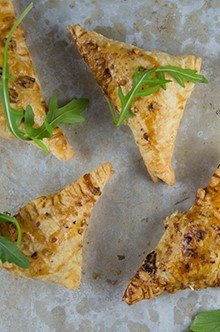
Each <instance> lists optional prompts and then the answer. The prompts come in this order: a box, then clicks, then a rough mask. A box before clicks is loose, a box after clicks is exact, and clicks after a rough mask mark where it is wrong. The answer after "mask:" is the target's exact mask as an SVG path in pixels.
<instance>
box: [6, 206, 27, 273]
mask: <svg viewBox="0 0 220 332" xmlns="http://www.w3.org/2000/svg"><path fill="white" fill-rule="evenodd" d="M1 222H10V223H13V224H14V225H15V226H16V228H17V233H18V238H17V243H13V242H11V241H10V240H9V239H8V238H6V237H3V236H0V261H2V263H5V262H9V263H14V264H16V265H18V266H20V267H23V268H29V267H30V263H29V260H28V258H27V257H26V256H25V255H24V254H23V253H22V252H21V251H20V249H19V247H20V245H21V240H22V233H21V227H20V224H19V222H18V220H17V219H16V218H15V217H12V216H11V215H10V213H8V212H4V213H0V223H1Z"/></svg>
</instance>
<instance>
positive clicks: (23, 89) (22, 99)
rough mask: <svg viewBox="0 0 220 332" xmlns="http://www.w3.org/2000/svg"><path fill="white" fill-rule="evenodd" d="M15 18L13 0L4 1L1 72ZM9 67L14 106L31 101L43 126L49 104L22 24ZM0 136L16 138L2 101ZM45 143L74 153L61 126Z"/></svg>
mask: <svg viewBox="0 0 220 332" xmlns="http://www.w3.org/2000/svg"><path fill="white" fill-rule="evenodd" d="M14 21H15V13H14V9H13V6H12V3H11V1H9V0H1V1H0V76H1V72H2V55H3V47H4V42H5V38H6V37H7V34H8V32H9V31H10V29H11V27H12V25H13V23H14ZM9 67H10V72H11V75H12V77H13V80H11V81H10V100H11V106H12V107H14V108H16V109H20V108H25V107H26V106H27V105H31V106H32V107H33V111H34V114H35V123H36V125H37V126H40V125H41V124H42V123H43V122H44V118H45V114H46V112H47V107H46V104H45V101H44V98H43V95H42V92H41V87H40V83H39V81H38V78H37V76H36V73H35V70H34V67H33V63H32V59H31V56H30V53H29V50H28V48H27V45H26V43H25V37H24V31H23V29H22V28H21V27H19V28H18V29H17V30H16V32H15V34H14V36H13V39H12V42H11V46H10V52H9ZM0 136H1V137H3V138H7V139H8V138H13V137H14V136H13V135H12V134H11V132H10V131H9V129H8V127H7V123H6V120H5V117H4V113H3V108H2V104H1V103H0ZM44 143H45V145H46V146H47V147H48V148H49V150H50V151H51V153H53V154H54V155H55V156H56V157H57V158H59V159H62V160H68V159H70V158H72V157H73V155H74V153H73V151H72V150H71V147H70V145H69V144H68V142H67V140H66V138H65V136H64V134H63V133H62V131H61V129H60V128H56V129H55V130H54V135H53V136H52V137H51V138H49V139H44Z"/></svg>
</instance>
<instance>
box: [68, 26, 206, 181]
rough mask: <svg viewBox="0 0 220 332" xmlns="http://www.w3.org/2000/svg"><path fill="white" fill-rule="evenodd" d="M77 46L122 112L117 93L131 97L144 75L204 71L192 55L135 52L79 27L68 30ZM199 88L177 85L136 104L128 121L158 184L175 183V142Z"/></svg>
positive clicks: (190, 84)
mask: <svg viewBox="0 0 220 332" xmlns="http://www.w3.org/2000/svg"><path fill="white" fill-rule="evenodd" d="M69 31H70V33H71V35H72V37H73V40H74V42H75V44H76V46H77V48H78V50H79V52H80V54H81V55H82V56H83V58H84V60H85V62H86V63H87V65H88V66H89V67H90V69H91V70H92V73H93V75H94V77H95V79H96V81H97V83H98V84H99V85H100V86H101V88H102V89H103V92H104V93H105V95H106V96H107V98H109V99H110V101H111V102H112V104H113V105H114V106H115V108H116V109H117V110H118V111H119V112H120V100H119V97H118V87H119V86H122V88H123V92H124V93H125V94H126V93H127V92H128V91H129V90H130V89H131V86H132V75H133V74H134V72H135V70H136V69H137V68H138V67H139V66H141V67H143V68H145V69H151V68H153V67H158V66H164V65H173V66H178V67H182V68H189V69H195V70H197V71H199V70H200V66H201V59H200V58H198V57H195V56H191V55H183V56H178V57H175V56H171V55H169V54H167V53H163V52H158V51H144V50H142V49H140V48H138V47H136V46H133V45H128V44H125V43H121V42H118V41H114V40H111V39H108V38H105V37H103V36H102V35H100V34H97V33H96V32H94V31H87V30H85V29H84V28H82V27H81V26H79V25H74V26H71V27H69ZM193 87H194V84H193V83H189V82H188V83H186V87H185V88H182V87H181V86H180V85H179V84H178V83H177V82H176V81H174V82H172V83H170V84H168V87H167V90H166V91H164V90H163V89H160V90H159V91H158V92H156V93H154V94H153V95H150V96H148V97H141V98H139V99H138V100H136V101H135V102H134V104H133V106H132V108H131V111H132V112H133V113H134V114H135V115H136V116H134V117H133V118H130V119H129V120H128V121H127V124H128V126H129V127H130V128H131V130H132V132H133V134H134V138H135V141H136V143H137V145H138V146H139V149H140V152H141V155H142V157H143V159H144V162H145V165H146V167H147V169H148V172H149V173H150V176H151V178H152V179H153V181H155V182H156V181H158V180H163V181H164V182H166V183H167V184H169V185H173V184H174V182H175V175H174V171H173V168H172V165H171V159H172V155H173V149H174V142H175V138H176V135H177V131H178V128H179V124H180V120H181V118H182V115H183V111H184V108H185V105H186V102H187V99H188V98H189V96H190V94H191V92H192V90H193Z"/></svg>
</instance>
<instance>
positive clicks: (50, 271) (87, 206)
mask: <svg viewBox="0 0 220 332" xmlns="http://www.w3.org/2000/svg"><path fill="white" fill-rule="evenodd" d="M112 174H113V170H112V166H111V164H109V163H106V164H102V165H101V166H100V167H99V168H97V169H96V170H94V171H92V172H91V173H89V174H85V175H84V176H83V177H81V178H80V179H79V180H77V181H76V182H74V183H72V184H70V185H68V186H67V187H66V188H64V189H63V190H61V191H60V192H58V193H56V194H53V195H49V196H43V197H39V198H37V199H35V200H34V201H33V202H31V203H29V204H27V205H26V206H25V207H23V208H21V209H20V211H19V213H18V214H17V215H16V218H17V219H18V221H19V223H20V225H21V228H22V233H23V237H22V245H21V250H22V251H23V253H24V254H25V255H26V256H27V257H28V258H29V259H30V264H31V266H30V268H29V269H22V268H19V267H17V266H16V265H14V264H10V263H4V264H2V267H3V268H4V269H6V270H8V271H10V272H12V273H13V274H15V275H19V276H24V277H28V278H33V279H38V280H41V281H48V282H54V283H58V284H61V285H63V286H65V287H67V288H70V289H76V288H77V287H78V286H79V284H80V279H81V269H82V246H83V244H82V241H83V236H84V234H85V231H86V228H87V225H88V220H89V217H90V215H91V212H92V209H93V207H94V205H95V203H96V202H97V200H98V199H99V197H100V196H101V194H102V191H103V189H104V187H105V185H106V183H107V182H108V180H109V179H110V177H111V176H112ZM9 225H10V226H9ZM0 233H1V235H3V236H7V237H9V238H10V239H12V240H16V237H17V234H15V228H14V226H13V225H12V224H8V223H7V224H1V225H0Z"/></svg>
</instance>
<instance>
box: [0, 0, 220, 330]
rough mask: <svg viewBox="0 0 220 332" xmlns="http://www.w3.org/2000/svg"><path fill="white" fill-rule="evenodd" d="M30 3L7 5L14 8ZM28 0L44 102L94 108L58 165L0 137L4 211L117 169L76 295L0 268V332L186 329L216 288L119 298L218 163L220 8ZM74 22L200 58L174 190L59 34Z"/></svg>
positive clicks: (94, 222)
mask: <svg viewBox="0 0 220 332" xmlns="http://www.w3.org/2000/svg"><path fill="white" fill-rule="evenodd" d="M0 1H1V0H0ZM28 2H29V1H27V0H16V1H14V3H15V5H16V7H17V9H18V11H21V9H22V8H24V6H25V5H27V4H28ZM34 3H35V9H34V10H33V11H32V13H31V14H30V15H29V17H28V18H27V19H26V21H25V24H24V25H25V28H26V30H27V33H28V43H29V45H30V48H31V52H32V55H33V58H34V62H35V65H36V67H37V71H38V73H39V76H40V79H41V82H42V86H43V90H44V93H45V95H46V96H47V97H48V96H49V95H50V94H51V93H52V91H53V90H57V91H58V92H59V96H60V101H61V102H62V101H64V100H66V99H69V98H71V97H73V96H78V97H80V96H84V97H85V96H87V97H88V98H90V101H91V103H90V107H89V109H88V111H87V113H86V117H87V122H86V123H85V124H84V125H83V126H80V127H72V126H66V127H65V131H66V133H67V134H68V137H69V140H70V142H71V144H72V145H73V147H74V149H75V150H76V151H77V156H76V157H75V158H74V159H73V160H71V161H69V162H68V163H66V164H65V163H62V162H59V161H58V160H56V159H55V158H53V157H52V156H50V155H49V156H47V155H44V154H42V153H41V152H40V151H39V150H37V149H36V148H34V147H33V146H29V145H27V144H23V143H22V142H16V141H13V142H7V141H4V140H0V157H1V162H0V181H1V186H0V197H1V200H0V210H1V211H4V210H9V211H11V212H15V211H17V210H18V208H19V207H20V206H21V205H23V204H25V203H26V202H28V201H29V200H30V199H32V198H35V197H36V196H38V195H42V194H48V193H50V192H53V191H54V190H58V189H59V188H60V187H62V186H64V185H65V184H67V183H68V182H71V181H73V180H74V179H77V178H78V177H79V176H80V175H82V174H83V173H84V172H87V171H89V170H90V169H92V168H94V167H96V166H97V165H98V164H99V163H101V162H104V161H111V162H112V163H113V165H114V169H115V170H116V175H115V176H114V178H113V179H112V180H111V182H110V183H109V185H108V186H107V188H106V191H105V194H104V195H103V197H102V199H101V200H100V201H99V203H98V204H97V206H96V208H95V210H94V213H93V215H92V218H91V219H90V224H89V229H88V232H87V235H86V238H85V242H84V265H83V270H84V272H83V278H82V284H81V287H80V289H79V290H78V291H76V292H71V291H69V290H66V289H63V288H61V287H59V286H56V285H47V284H42V283H39V282H34V281H31V280H24V279H16V278H14V277H13V276H11V275H8V274H7V273H5V272H0V277H1V295H0V299H1V306H0V317H1V319H0V331H2V332H3V331H4V332H5V331H7V332H10V331H18V332H20V331H21V332H26V331H28V332H29V331H31V332H32V331H33V332H35V331H36V332H37V331H44V332H47V331H56V332H60V331H65V332H67V331H68V332H69V331H71V332H72V331H80V332H83V331H89V332H93V331H94V332H97V331H100V332H107V331H117V332H119V331H120V332H121V331H122V332H127V331H130V332H141V331H145V332H146V331H151V332H182V331H186V330H187V328H188V326H189V325H190V322H191V319H192V317H193V315H194V314H195V313H197V312H198V311H200V310H207V309H212V308H215V309H217V308H220V290H219V289H213V290H212V289H207V290H203V291H200V292H193V291H191V290H186V291H183V292H179V293H177V294H176V295H172V296H171V295H169V294H165V295H163V296H160V297H158V298H157V299H155V300H152V301H148V302H146V301H145V302H141V303H139V304H137V305H135V306H132V307H129V306H127V305H126V304H125V303H123V302H122V301H121V296H122V294H123V291H124V289H125V287H126V284H127V282H128V280H129V278H130V277H131V276H132V275H133V274H134V272H135V271H136V269H137V268H138V266H139V265H140V263H141V262H142V259H143V258H144V256H145V255H146V253H147V252H148V251H149V250H151V249H152V248H153V246H154V245H155V244H156V243H157V241H158V240H159V238H160V236H161V234H162V232H163V227H162V219H163V218H164V217H166V216H167V215H169V214H170V213H171V212H173V211H174V210H176V209H177V208H178V209H180V210H182V209H188V208H189V207H190V205H191V204H192V202H193V200H194V194H195V191H196V189H197V188H198V186H205V185H206V184H207V183H208V181H209V178H210V176H211V174H212V172H213V170H214V169H215V167H216V166H217V164H218V163H219V161H220V134H219V130H220V108H219V107H220V98H219V95H220V94H219V68H220V66H219V65H220V63H219V51H220V35H219V28H220V20H219V15H220V1H219V0H213V1H211V0H207V1H205V0H197V1H193V0H190V1H189V0H188V1H187V0H182V1H175V0H173V1H172V0H169V1H168V0H165V1H162V0H161V1H159V0H149V1H146V0H145V1H144V0H136V1H132V0H127V1H126V0H125V1H123V0H115V1H109V0H91V1H89V0H81V1H80V0H76V1H73V0H65V1H61V0H36V1H34ZM71 23H80V24H82V25H84V26H85V27H87V28H89V29H95V30H96V31H98V32H101V33H103V34H104V35H106V36H108V37H112V38H116V39H119V40H121V41H126V42H129V43H134V44H136V45H138V46H140V47H143V48H145V49H159V50H163V51H167V52H170V53H172V54H181V53H192V54H198V55H200V56H202V58H203V65H202V72H203V73H204V74H205V75H206V76H207V77H208V79H209V82H210V83H209V85H197V86H196V88H195V91H194V92H193V95H192V97H191V99H190V101H189V102H188V104H187V109H186V111H185V115H184V119H183V121H182V123H181V128H180V131H179V134H178V139H177V142H176V148H175V154H174V158H173V163H174V165H175V169H176V176H177V182H176V185H175V186H174V187H172V188H169V187H168V186H166V185H165V184H162V183H159V184H153V183H152V182H151V181H150V179H149V177H148V175H147V173H146V171H145V167H144V165H143V162H142V160H141V158H140V155H139V152H138V149H137V148H136V146H135V143H134V140H133V137H132V134H131V132H130V131H129V129H128V128H126V127H121V128H118V129H117V128H115V127H114V126H113V124H112V122H111V117H110V114H109V111H108V107H107V105H106V103H105V100H104V98H103V96H102V94H101V92H100V90H99V88H98V87H97V85H96V84H95V82H94V80H93V78H92V75H91V74H90V72H89V71H88V70H87V68H86V66H85V65H84V63H83V61H82V59H81V58H80V56H79V55H78V54H77V52H76V50H75V49H74V47H73V46H72V44H71V41H70V38H69V36H68V33H67V32H66V26H67V25H69V24H71ZM182 199H186V200H185V201H184V202H182V203H179V204H176V203H177V202H178V201H181V200H182ZM117 255H124V256H125V259H124V260H119V259H118V257H117Z"/></svg>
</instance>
